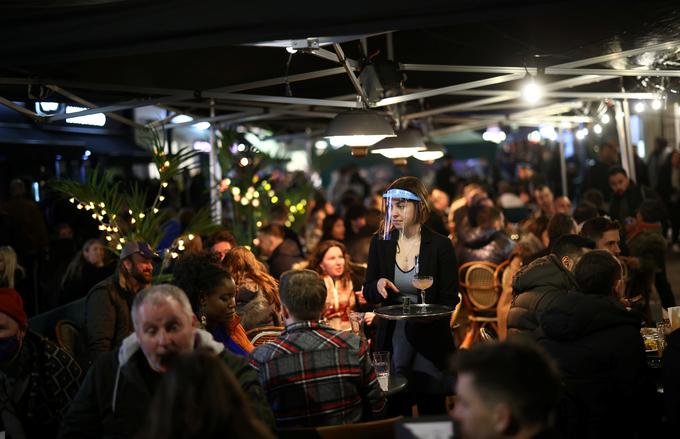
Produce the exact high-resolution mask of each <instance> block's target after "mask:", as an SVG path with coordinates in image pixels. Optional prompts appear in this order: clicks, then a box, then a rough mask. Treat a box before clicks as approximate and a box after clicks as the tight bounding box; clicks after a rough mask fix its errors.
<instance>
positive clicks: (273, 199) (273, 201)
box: [272, 195, 279, 204]
mask: <svg viewBox="0 0 680 439" xmlns="http://www.w3.org/2000/svg"><path fill="white" fill-rule="evenodd" d="M278 202H279V197H277V196H276V195H274V196H273V197H272V203H274V204H276V203H278Z"/></svg>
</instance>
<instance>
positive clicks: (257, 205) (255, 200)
mask: <svg viewBox="0 0 680 439" xmlns="http://www.w3.org/2000/svg"><path fill="white" fill-rule="evenodd" d="M253 207H260V200H258V199H257V198H255V199H254V200H253Z"/></svg>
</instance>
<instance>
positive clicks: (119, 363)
mask: <svg viewBox="0 0 680 439" xmlns="http://www.w3.org/2000/svg"><path fill="white" fill-rule="evenodd" d="M197 338H198V340H199V343H198V346H197V348H201V349H207V350H210V351H212V352H214V353H215V355H217V356H219V357H220V359H221V360H222V361H224V363H225V365H226V366H227V368H229V370H231V372H233V373H234V376H235V377H236V380H237V381H238V382H239V384H240V385H241V387H242V389H243V391H244V392H245V394H246V395H247V396H248V399H249V400H250V402H251V404H252V408H253V410H254V413H255V415H256V416H257V417H258V418H259V419H260V420H261V421H262V422H264V423H265V424H267V425H269V426H271V427H272V428H273V426H274V415H273V414H272V412H271V409H270V408H269V405H268V404H267V400H266V398H265V395H264V391H263V390H262V387H261V386H260V383H259V381H258V379H257V373H256V372H255V370H254V369H253V368H252V367H251V366H250V365H249V364H248V362H247V361H246V360H245V359H243V358H241V357H237V356H236V355H233V354H231V353H229V352H227V351H225V349H224V346H223V345H222V344H221V343H217V342H215V341H214V340H213V338H212V336H211V335H210V334H208V333H207V332H205V331H200V330H199V331H198V337H197ZM145 368H146V369H145ZM148 369H149V368H148V362H147V360H146V357H145V356H144V353H143V352H142V350H141V349H140V346H139V341H138V340H137V337H136V335H135V334H132V335H130V336H129V337H128V338H126V339H125V340H124V341H123V344H122V346H121V347H120V349H117V350H115V351H112V352H107V353H106V354H103V355H101V356H100V357H99V358H98V359H97V361H96V362H95V364H94V365H93V366H92V368H90V371H89V372H88V374H87V376H86V377H85V381H83V384H82V386H81V387H80V390H79V391H78V394H77V395H76V398H75V399H74V400H73V402H72V403H71V407H70V409H69V410H68V413H67V414H66V417H65V418H64V422H63V424H62V427H61V431H60V433H59V437H60V438H63V439H66V438H73V439H88V438H131V437H134V436H135V434H136V433H137V432H138V431H139V429H140V428H141V427H142V426H143V425H144V422H145V421H146V417H147V412H148V409H149V404H150V402H151V399H152V396H153V389H152V387H151V386H150V383H149V380H147V379H145V376H148V375H149V372H148ZM145 370H146V371H147V372H145ZM225 391H228V389H225ZM196 403H197V404H198V403H200V401H197V402H196Z"/></svg>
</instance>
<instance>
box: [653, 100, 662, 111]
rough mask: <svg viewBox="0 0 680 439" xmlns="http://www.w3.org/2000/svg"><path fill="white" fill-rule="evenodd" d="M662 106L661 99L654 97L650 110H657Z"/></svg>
mask: <svg viewBox="0 0 680 439" xmlns="http://www.w3.org/2000/svg"><path fill="white" fill-rule="evenodd" d="M662 106H663V102H661V99H654V100H653V101H652V110H654V111H659V110H661V107H662Z"/></svg>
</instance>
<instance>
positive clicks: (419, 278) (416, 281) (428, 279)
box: [411, 274, 434, 305]
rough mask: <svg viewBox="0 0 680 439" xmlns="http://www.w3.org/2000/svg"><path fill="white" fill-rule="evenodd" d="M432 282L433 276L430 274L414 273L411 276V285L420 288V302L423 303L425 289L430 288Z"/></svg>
mask: <svg viewBox="0 0 680 439" xmlns="http://www.w3.org/2000/svg"><path fill="white" fill-rule="evenodd" d="M433 283H434V278H433V277H432V276H423V275H421V274H416V275H415V276H413V280H412V281H411V285H413V287H414V288H416V289H419V290H420V299H421V300H420V302H421V303H422V304H423V305H424V304H425V290H426V289H428V288H430V287H431V286H432V284H433Z"/></svg>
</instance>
